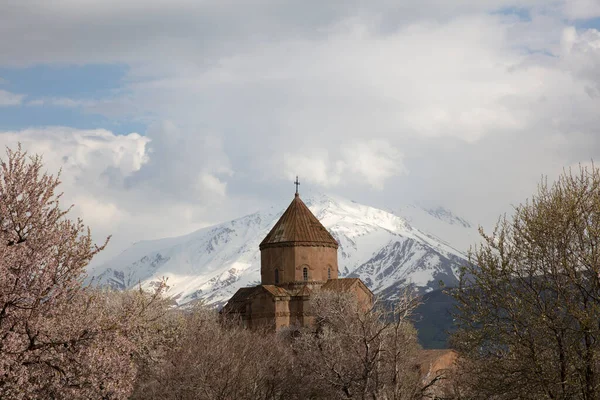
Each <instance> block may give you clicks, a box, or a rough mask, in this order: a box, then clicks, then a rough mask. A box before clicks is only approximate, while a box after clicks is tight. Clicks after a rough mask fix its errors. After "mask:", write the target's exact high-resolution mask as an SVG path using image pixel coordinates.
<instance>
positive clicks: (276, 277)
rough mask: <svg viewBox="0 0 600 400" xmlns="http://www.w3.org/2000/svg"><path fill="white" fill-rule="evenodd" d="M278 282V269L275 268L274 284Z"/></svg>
mask: <svg viewBox="0 0 600 400" xmlns="http://www.w3.org/2000/svg"><path fill="white" fill-rule="evenodd" d="M278 283H279V270H278V269H277V268H275V284H278Z"/></svg>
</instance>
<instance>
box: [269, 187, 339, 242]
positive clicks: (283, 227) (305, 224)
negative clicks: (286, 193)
mask: <svg viewBox="0 0 600 400" xmlns="http://www.w3.org/2000/svg"><path fill="white" fill-rule="evenodd" d="M283 246H324V247H333V248H336V249H337V247H338V243H337V241H336V240H335V239H334V238H333V236H331V234H330V233H329V231H327V229H326V228H325V227H324V226H323V224H321V223H320V222H319V220H318V219H317V217H315V216H314V215H313V213H312V212H311V211H310V210H309V209H308V207H307V206H306V204H304V202H303V201H302V200H300V196H299V195H298V193H296V196H295V197H294V200H292V203H291V204H290V205H289V207H288V208H287V210H285V212H284V213H283V215H282V216H281V218H279V221H277V223H276V224H275V226H274V227H273V229H271V231H270V232H269V233H268V234H267V236H266V237H265V238H264V240H263V241H262V242H261V243H260V246H259V248H260V249H261V250H262V249H264V248H268V247H283Z"/></svg>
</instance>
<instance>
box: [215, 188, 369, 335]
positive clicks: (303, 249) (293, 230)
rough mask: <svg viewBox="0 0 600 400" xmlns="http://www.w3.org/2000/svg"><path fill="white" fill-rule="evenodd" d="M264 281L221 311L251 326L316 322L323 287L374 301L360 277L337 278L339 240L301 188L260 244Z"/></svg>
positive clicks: (245, 290)
mask: <svg viewBox="0 0 600 400" xmlns="http://www.w3.org/2000/svg"><path fill="white" fill-rule="evenodd" d="M259 248H260V255H261V267H260V275H261V284H260V285H258V286H254V287H246V288H241V289H239V290H238V291H237V292H236V293H235V294H234V295H233V297H232V298H231V299H230V300H229V302H228V303H227V304H226V305H225V307H223V310H222V313H223V314H228V315H232V316H235V317H238V318H240V319H241V320H242V321H243V323H244V325H245V326H247V327H248V328H251V329H268V330H279V329H281V328H284V327H288V326H296V327H306V326H312V325H313V323H314V317H313V316H312V313H311V311H310V302H309V301H310V298H311V295H313V294H314V293H316V292H317V291H320V290H326V291H336V292H346V293H351V294H352V295H353V296H355V297H356V298H357V300H358V301H360V302H362V303H366V304H371V303H372V302H373V293H372V292H371V291H370V290H369V289H368V288H367V286H366V285H365V284H364V283H363V282H362V281H361V280H360V279H358V278H343V279H340V278H338V257H337V249H338V243H337V241H336V240H335V239H334V237H333V236H332V235H331V234H330V233H329V232H328V231H327V229H326V228H325V227H324V226H323V225H322V224H321V222H319V220H318V219H317V218H316V217H315V216H314V215H313V213H312V212H311V211H310V210H309V208H308V207H307V206H306V204H304V202H303V201H302V200H301V199H300V196H299V194H298V192H297V191H296V194H295V196H294V200H292V202H291V204H290V205H289V206H288V208H287V209H286V210H285V212H284V213H283V215H282V216H281V218H280V219H279V220H278V221H277V223H276V224H275V226H274V227H273V228H272V229H271V231H270V232H269V233H268V234H267V236H266V237H265V238H264V240H263V241H262V242H261V243H260V246H259Z"/></svg>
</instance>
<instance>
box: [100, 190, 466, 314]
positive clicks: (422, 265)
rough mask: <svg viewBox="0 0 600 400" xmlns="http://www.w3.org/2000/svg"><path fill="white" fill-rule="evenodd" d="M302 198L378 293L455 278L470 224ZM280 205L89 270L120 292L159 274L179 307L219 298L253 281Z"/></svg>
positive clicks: (149, 244) (346, 269)
mask: <svg viewBox="0 0 600 400" xmlns="http://www.w3.org/2000/svg"><path fill="white" fill-rule="evenodd" d="M303 201H304V203H305V204H306V205H307V206H308V207H309V208H310V210H311V211H312V213H313V214H314V215H315V216H316V217H317V218H318V219H319V220H320V221H321V223H322V224H323V225H324V226H325V227H326V228H327V229H328V230H329V231H330V232H331V234H332V235H333V236H334V238H335V239H336V240H337V241H338V243H339V249H338V257H339V266H340V274H341V275H342V276H357V277H360V278H361V279H363V281H365V282H366V283H367V284H368V285H369V286H370V287H371V289H372V290H373V291H374V292H375V293H380V294H381V295H382V296H385V297H393V296H394V294H395V290H396V289H397V288H398V286H399V285H400V284H405V283H413V284H414V285H415V286H417V287H419V288H421V289H422V290H424V291H427V290H431V289H433V288H436V287H437V283H438V281H439V280H440V279H441V280H444V281H445V282H446V283H447V284H450V285H451V284H454V283H455V281H456V271H457V269H458V267H459V265H460V264H461V263H462V262H463V259H464V256H463V254H464V250H466V248H462V245H461V244H460V243H459V242H460V240H456V237H455V235H456V233H457V232H458V231H457V229H458V228H460V229H462V230H463V231H464V232H461V234H462V237H465V234H464V233H465V232H470V229H469V226H467V225H464V224H460V225H458V224H453V223H452V221H453V219H451V220H446V219H444V218H439V216H438V215H433V214H430V213H428V212H427V211H425V210H423V209H417V208H414V207H412V208H411V207H408V208H402V209H401V211H400V213H399V215H395V214H392V213H389V212H386V211H383V210H380V209H377V208H373V207H369V206H365V205H361V204H358V203H356V202H353V201H349V200H346V199H342V198H338V197H334V196H328V195H323V194H319V195H314V196H309V197H307V198H306V199H303ZM284 209H285V206H284V207H281V208H270V209H267V210H263V211H259V212H256V213H253V214H250V215H247V216H244V217H241V218H237V219H234V220H232V221H228V222H224V223H222V224H218V225H215V226H212V227H207V228H203V229H200V230H198V231H195V232H192V233H190V234H187V235H184V236H180V237H175V238H167V239H160V240H153V241H143V242H138V243H136V244H134V245H133V246H131V247H130V248H129V249H127V250H126V251H124V252H123V253H121V254H120V255H119V256H117V257H115V258H114V259H112V260H110V261H109V262H107V263H105V264H103V265H100V266H98V267H96V268H94V269H93V270H91V271H89V275H90V276H91V277H94V280H95V281H96V282H100V283H101V284H104V285H110V286H113V287H116V288H120V289H128V288H131V287H133V286H135V285H137V284H138V283H140V284H141V285H142V287H147V288H150V287H152V286H153V285H155V284H156V282H157V281H158V280H159V279H161V278H162V277H165V278H167V284H168V286H169V290H168V294H169V295H170V296H172V297H173V298H175V299H176V300H177V301H178V302H179V303H180V304H183V303H186V302H189V301H192V300H196V299H204V300H206V301H208V302H210V303H223V302H225V301H227V299H228V298H229V297H230V296H231V295H232V294H233V293H235V291H237V289H238V288H240V287H244V286H249V285H255V284H257V283H258V282H259V281H260V252H259V249H258V245H259V243H260V242H261V241H262V239H263V238H264V237H265V236H266V235H267V233H268V232H269V230H270V229H271V228H272V227H273V225H274V224H275V223H276V222H277V220H278V219H279V217H280V216H281V215H282V213H283V211H284ZM407 211H410V212H407ZM439 215H442V216H447V215H448V214H444V213H439ZM450 215H451V213H450ZM421 223H422V224H423V226H424V227H425V228H424V229H423V230H421V229H420V228H421V225H420V224H421ZM417 227H419V228H417ZM442 228H443V229H442ZM432 229H433V230H432ZM444 229H445V230H444ZM453 235H454V236H453ZM465 242H466V240H465ZM457 243H458V244H457Z"/></svg>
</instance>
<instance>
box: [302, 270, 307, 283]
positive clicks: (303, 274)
mask: <svg viewBox="0 0 600 400" xmlns="http://www.w3.org/2000/svg"><path fill="white" fill-rule="evenodd" d="M302 278H304V280H305V281H307V280H308V268H306V267H304V269H303V270H302Z"/></svg>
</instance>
